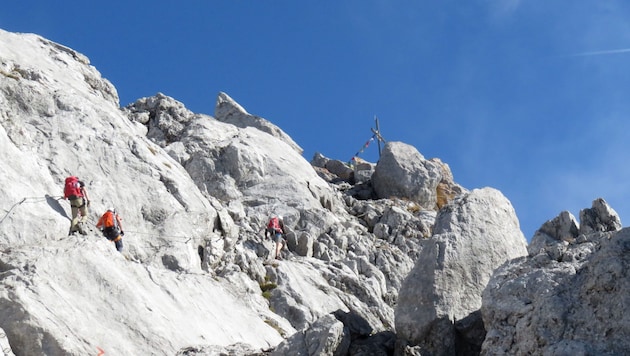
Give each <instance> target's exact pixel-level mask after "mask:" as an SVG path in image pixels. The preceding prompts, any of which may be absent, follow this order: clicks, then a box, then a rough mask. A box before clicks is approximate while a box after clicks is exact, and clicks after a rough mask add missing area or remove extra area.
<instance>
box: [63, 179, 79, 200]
mask: <svg viewBox="0 0 630 356" xmlns="http://www.w3.org/2000/svg"><path fill="white" fill-rule="evenodd" d="M63 195H64V198H70V199H76V198H80V197H82V196H83V193H82V192H81V184H80V183H79V178H77V177H75V176H70V177H68V178H66V185H65V186H64V188H63Z"/></svg>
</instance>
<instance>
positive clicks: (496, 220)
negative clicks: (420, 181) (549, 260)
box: [396, 188, 527, 355]
mask: <svg viewBox="0 0 630 356" xmlns="http://www.w3.org/2000/svg"><path fill="white" fill-rule="evenodd" d="M526 246H527V243H526V241H525V238H524V237H523V234H522V232H521V231H520V229H519V224H518V219H517V218H516V214H515V212H514V209H513V207H512V205H511V204H510V202H509V201H508V200H507V199H506V198H505V197H504V196H503V195H502V194H501V193H500V192H499V191H497V190H495V189H491V188H484V189H475V190H473V191H471V192H470V193H468V194H464V195H462V196H460V197H459V198H456V199H455V200H454V201H453V202H452V203H451V204H449V205H447V206H446V207H444V208H443V209H442V210H440V212H439V213H438V215H437V218H436V223H435V227H434V235H433V236H432V237H431V238H430V239H429V240H427V242H426V243H425V245H424V248H423V249H422V252H421V254H420V256H419V257H418V260H417V261H416V265H415V267H414V269H413V270H412V271H411V272H410V273H409V275H408V276H407V278H406V279H405V281H404V282H403V285H402V287H401V289H400V292H399V297H398V305H397V307H396V332H397V335H398V338H399V341H398V344H399V345H398V346H397V348H398V349H400V350H402V349H403V348H404V347H405V346H406V345H411V346H415V345H418V346H420V348H421V350H422V352H423V354H424V353H425V352H426V353H427V354H430V355H453V354H456V353H462V354H466V352H467V351H466V350H469V349H470V350H472V351H471V352H474V349H475V347H477V348H479V347H480V345H481V342H483V338H482V337H481V338H478V339H473V340H466V339H465V338H464V336H465V335H466V334H468V335H479V334H478V333H477V334H476V333H474V332H473V331H472V330H458V329H457V327H464V326H466V325H475V324H476V323H475V321H474V320H471V319H469V320H465V319H466V318H471V317H472V318H473V319H474V318H475V315H474V313H475V312H476V311H478V310H479V308H480V307H481V294H482V292H483V290H484V288H485V286H486V284H487V282H488V280H489V279H490V276H491V275H492V273H493V271H494V270H495V269H496V268H497V267H499V266H500V265H501V264H503V263H504V262H505V261H508V260H510V259H513V258H516V257H519V256H523V255H525V254H526V253H527V251H526ZM479 317H480V316H477V317H476V318H477V319H479ZM464 320H465V321H464ZM477 325H478V324H477ZM481 336H483V333H481Z"/></svg>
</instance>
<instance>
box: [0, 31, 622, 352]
mask: <svg viewBox="0 0 630 356" xmlns="http://www.w3.org/2000/svg"><path fill="white" fill-rule="evenodd" d="M214 115H215V117H212V116H209V115H204V114H197V113H193V112H191V111H189V110H188V109H187V108H186V107H185V106H184V104H183V103H180V102H178V101H177V100H175V99H174V98H171V97H169V96H167V95H164V94H161V93H158V94H156V95H154V96H151V97H145V98H141V99H139V100H137V101H136V102H134V103H132V104H130V105H128V106H127V107H125V108H120V107H119V102H118V95H117V93H116V89H115V88H114V87H113V86H112V85H111V83H109V82H108V81H107V80H106V79H104V78H102V77H101V75H100V73H99V72H98V71H97V70H96V69H95V68H94V67H92V66H90V64H89V60H88V59H87V58H86V57H85V56H83V55H81V54H80V53H77V52H76V51H74V50H72V49H69V48H67V47H64V46H62V45H59V44H56V43H53V42H51V41H48V40H46V39H43V38H41V37H39V36H36V35H29V34H14V33H8V32H5V31H2V30H0V153H2V154H1V155H0V196H1V197H3V199H2V201H0V209H1V211H2V213H1V214H0V347H1V348H2V352H3V353H4V354H5V355H12V354H15V355H29V356H30V355H92V354H98V353H99V352H105V354H106V355H148V354H167V355H174V354H177V355H189V356H191V355H216V354H229V355H241V354H247V355H266V354H270V353H272V352H273V353H275V354H295V355H299V354H304V355H306V354H308V355H312V354H318V355H344V354H350V355H365V354H375V355H376V354H379V355H390V354H392V353H393V352H399V353H403V352H404V353H406V354H410V355H411V354H418V355H419V354H423V355H452V354H462V355H464V354H465V355H470V354H476V353H479V352H480V351H481V352H482V353H484V354H488V355H491V354H492V355H494V354H574V353H575V354H609V355H616V354H622V353H623V352H625V350H627V349H629V348H630V345H628V341H627V340H628V337H627V336H628V335H629V334H630V333H629V330H628V320H627V319H628V318H627V317H626V315H625V309H624V308H625V306H626V305H628V300H627V298H628V297H627V295H628V283H627V280H628V278H627V276H626V271H627V269H628V261H626V260H627V258H626V257H625V256H626V255H627V253H626V252H627V250H628V249H629V248H628V246H630V233H629V232H628V231H627V230H619V229H620V228H621V223H620V221H619V218H618V216H617V214H616V213H615V212H614V210H612V209H611V208H610V207H609V206H608V205H607V204H606V203H605V201H603V200H601V199H598V200H596V201H594V202H593V206H592V208H590V209H584V210H583V211H582V212H580V220H581V224H580V225H578V224H577V222H576V219H575V218H574V217H573V216H572V215H571V214H569V213H566V212H565V213H562V214H561V215H560V216H559V217H558V218H556V219H553V220H551V221H549V222H547V223H545V224H544V225H543V227H541V229H540V230H539V231H538V232H537V234H536V236H534V239H533V241H532V243H531V244H530V246H529V248H528V251H527V252H528V253H529V256H528V257H520V258H518V259H516V260H512V259H513V258H516V257H519V256H524V255H525V254H526V253H527V252H526V251H525V240H524V238H523V236H522V234H521V232H520V230H519V228H518V221H517V219H516V216H515V214H514V211H513V209H512V207H511V205H510V203H509V201H507V199H505V197H503V195H502V194H501V193H500V192H498V191H496V190H494V189H491V188H484V189H479V190H473V191H471V192H469V191H467V190H466V189H464V188H462V187H460V186H459V185H457V184H456V183H455V182H454V179H453V175H452V173H451V172H450V169H449V167H448V165H446V164H445V163H442V162H441V161H440V160H439V159H431V160H426V159H424V157H423V156H422V155H421V154H420V153H419V152H418V151H417V150H416V149H415V148H413V147H411V146H409V145H406V144H403V143H400V142H390V143H389V144H387V145H386V147H385V150H384V153H383V157H382V158H381V160H380V161H379V162H378V164H376V165H374V164H371V163H369V162H358V161H357V162H356V163H357V164H356V165H355V166H354V167H352V168H351V167H349V166H347V165H346V164H345V163H344V162H341V161H338V160H331V159H327V158H325V157H323V156H317V157H316V158H315V159H314V160H313V165H311V164H309V163H308V162H307V161H306V160H304V158H303V157H302V156H301V149H300V148H299V146H298V145H297V144H296V143H295V142H293V140H292V139H291V138H290V137H289V136H288V135H286V133H284V132H283V131H282V130H281V129H280V128H278V127H277V126H275V125H274V124H273V123H271V122H270V121H268V120H266V119H263V118H260V117H258V116H255V115H251V114H249V113H247V111H245V109H244V108H243V107H241V106H240V105H239V104H237V103H236V102H235V101H234V100H233V99H231V98H230V97H229V96H228V95H227V94H225V93H219V95H218V98H217V104H216V108H215V112H214ZM314 166H315V167H314ZM287 167H291V169H287ZM69 175H78V176H79V177H80V178H81V179H82V180H83V181H85V182H86V184H87V189H88V191H89V193H90V197H91V204H90V206H89V210H90V212H89V214H88V224H87V226H86V230H87V231H88V232H87V235H85V236H67V232H68V227H69V224H70V222H69V215H70V209H69V206H68V203H67V202H66V201H64V200H63V199H61V197H60V195H61V194H62V182H63V180H64V178H65V177H66V176H69ZM377 198H378V199H377ZM111 206H114V207H116V208H117V210H118V212H119V213H121V214H122V216H123V219H124V220H123V222H124V226H125V232H126V234H125V236H124V238H123V241H124V245H125V247H124V251H123V253H118V252H117V251H116V250H115V249H114V247H113V246H112V244H111V243H110V242H108V241H107V240H105V239H104V238H103V237H102V236H101V235H100V233H99V232H98V231H96V229H95V228H94V223H95V222H96V220H97V219H98V218H99V216H100V214H102V213H103V212H104V211H105V209H107V208H109V207H111ZM272 214H281V215H283V216H284V221H285V226H286V239H287V246H286V248H285V249H284V250H283V251H282V257H283V260H281V261H276V260H271V259H270V258H269V255H270V251H271V250H272V249H273V243H272V242H271V241H269V240H265V239H264V237H263V227H264V225H265V223H266V221H267V219H268V218H269V216H270V215H272ZM505 261H509V262H507V264H505V265H504V266H503V267H502V268H500V269H499V270H498V271H497V272H494V273H495V274H494V277H493V278H492V279H491V280H490V276H491V275H492V274H493V271H495V268H497V267H498V266H499V265H501V264H502V263H504V262H505ZM414 266H415V267H414ZM410 272H411V273H410ZM489 280H490V282H489V283H488V281H489ZM484 288H485V292H484V294H483V299H482V297H481V296H482V290H484ZM480 307H481V310H480ZM481 316H483V318H482V317H481ZM394 326H395V328H394ZM394 330H395V331H396V332H397V333H398V334H394ZM486 330H488V333H487V337H486V332H485V331H486ZM484 337H485V341H484ZM482 342H483V349H482V348H481V346H480V345H481V344H482Z"/></svg>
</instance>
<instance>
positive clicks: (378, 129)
mask: <svg viewBox="0 0 630 356" xmlns="http://www.w3.org/2000/svg"><path fill="white" fill-rule="evenodd" d="M374 122H375V124H376V129H372V132H373V133H374V135H375V136H376V139H377V141H378V158H379V159H380V158H381V142H383V143H386V142H385V139H384V138H383V136H381V127H380V126H379V124H378V117H376V115H374Z"/></svg>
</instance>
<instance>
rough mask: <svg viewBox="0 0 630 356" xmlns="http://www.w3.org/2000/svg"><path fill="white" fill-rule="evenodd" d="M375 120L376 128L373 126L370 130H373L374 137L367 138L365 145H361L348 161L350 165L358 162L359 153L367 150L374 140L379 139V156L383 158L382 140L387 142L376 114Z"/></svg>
mask: <svg viewBox="0 0 630 356" xmlns="http://www.w3.org/2000/svg"><path fill="white" fill-rule="evenodd" d="M374 121H376V129H374V128H371V129H370V130H372V137H370V139H369V140H367V142H365V144H364V145H363V147H361V149H360V150H359V151H358V152H357V153H355V154H354V156H352V158H351V159H350V161H349V162H348V165H349V166H351V167H352V166H354V163H355V162H356V160H357V158H358V157H359V155H360V154H361V153H363V151H365V149H366V148H367V147H368V146H369V145H370V143H372V141H374V140H376V141H378V158H379V159H381V142H383V143H387V142H386V141H385V139H384V138H383V136H381V129H380V126H379V124H378V118H377V117H376V115H375V116H374Z"/></svg>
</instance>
